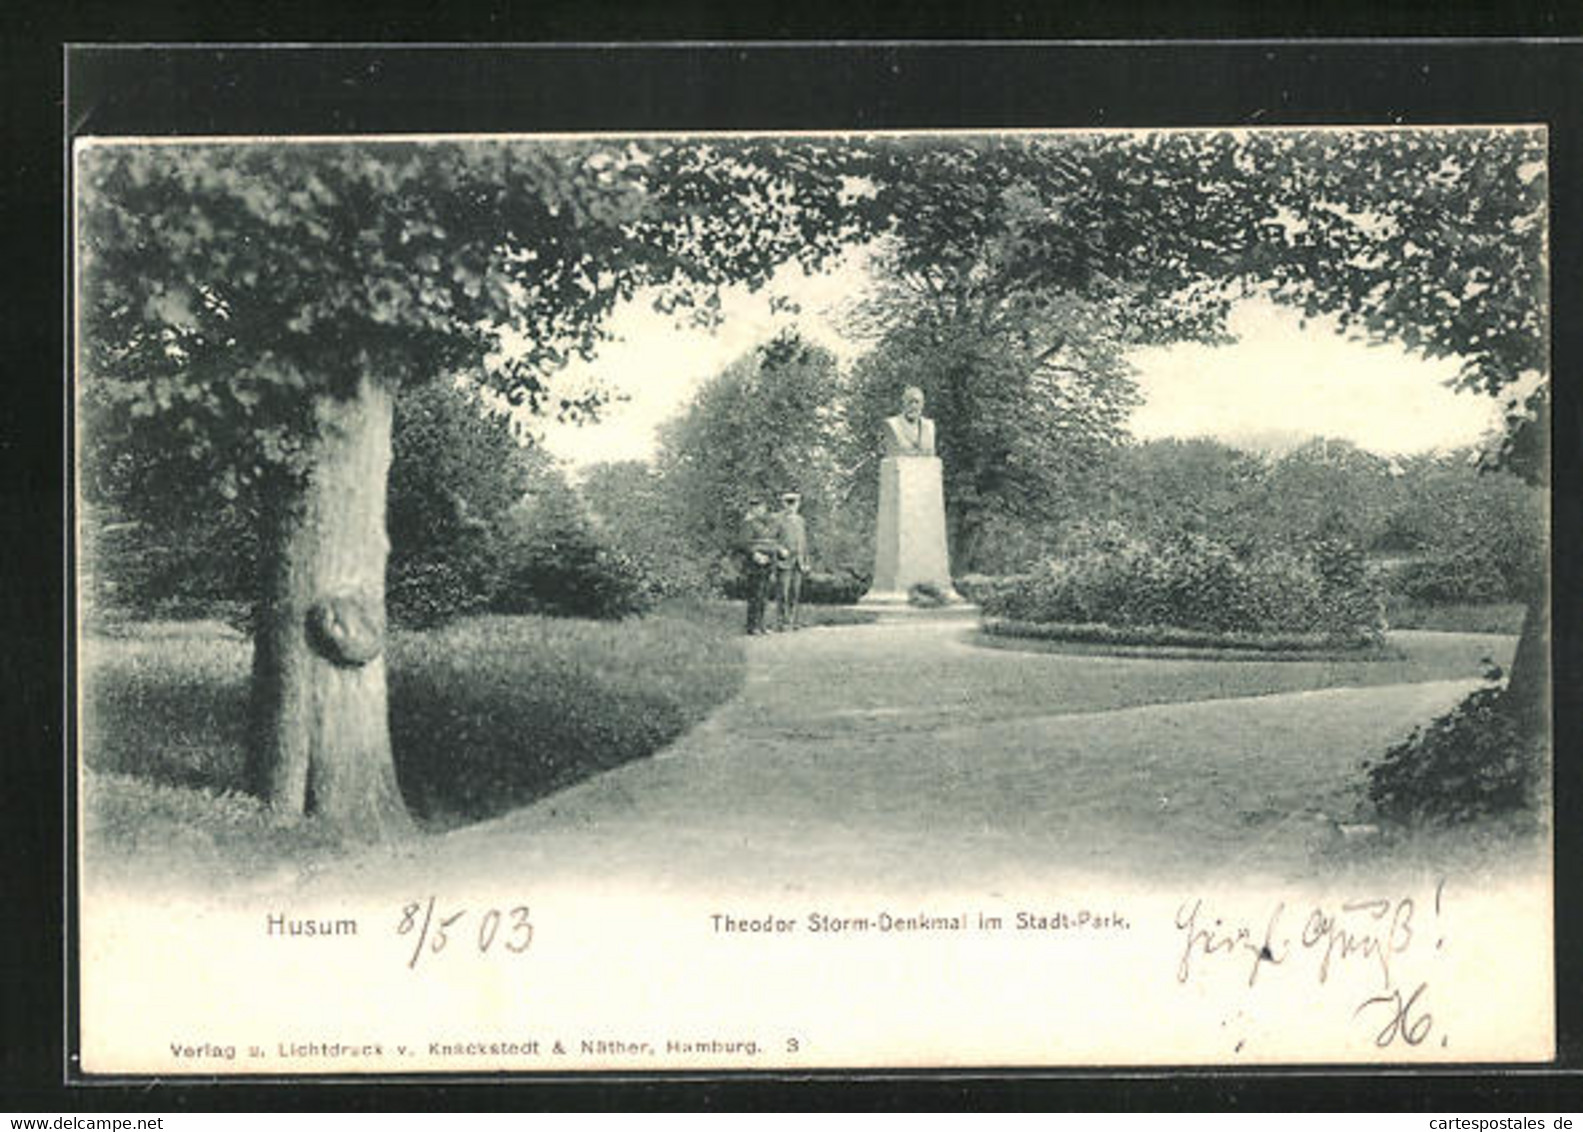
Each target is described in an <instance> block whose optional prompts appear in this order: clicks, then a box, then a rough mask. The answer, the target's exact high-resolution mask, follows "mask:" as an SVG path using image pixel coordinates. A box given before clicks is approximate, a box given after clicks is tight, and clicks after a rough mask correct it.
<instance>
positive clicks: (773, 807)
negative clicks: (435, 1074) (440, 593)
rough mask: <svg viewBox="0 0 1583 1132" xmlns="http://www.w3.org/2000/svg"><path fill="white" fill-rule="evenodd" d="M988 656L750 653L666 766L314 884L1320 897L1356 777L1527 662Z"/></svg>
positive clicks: (918, 650) (867, 646)
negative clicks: (1018, 889)
mask: <svg viewBox="0 0 1583 1132" xmlns="http://www.w3.org/2000/svg"><path fill="white" fill-rule="evenodd" d="M973 637H974V632H973V630H972V628H971V627H970V626H964V625H963V624H962V622H960V621H957V622H954V623H949V622H947V623H940V622H935V623H931V622H898V623H885V624H880V625H871V626H860V627H851V628H840V629H834V628H832V629H819V630H811V631H807V632H803V633H799V634H795V635H786V636H776V637H770V638H764V639H759V640H754V641H751V642H749V657H748V660H749V676H748V682H747V687H746V690H745V692H744V693H743V695H742V696H741V697H739V698H738V699H737V700H735V701H733V702H732V703H731V704H729V705H727V706H726V707H725V708H724V709H722V710H721V711H720V712H718V713H717V714H716V715H715V716H713V717H712V718H711V719H710V720H708V721H707V722H706V723H705V724H703V725H702V726H700V727H698V728H696V729H695V730H694V731H692V732H691V733H689V734H688V735H687V736H685V737H684V738H683V739H682V740H681V741H679V742H678V743H677V744H675V745H674V746H673V747H671V748H669V749H668V750H666V751H664V752H662V753H661V754H660V755H659V756H657V757H656V758H654V759H651V760H646V761H643V762H639V763H633V764H631V765H628V766H625V767H622V768H620V769H618V770H615V771H611V772H609V773H606V774H603V775H600V776H598V777H596V778H594V779H592V780H590V781H588V782H585V783H583V784H581V785H579V786H577V787H574V788H573V789H570V790H567V791H565V792H562V793H560V794H557V795H555V796H553V797H551V798H547V799H545V800H543V801H541V802H539V803H538V804H536V805H533V806H530V807H527V808H525V809H522V810H519V811H516V812H513V813H511V814H509V815H507V816H505V817H503V818H500V819H498V820H495V821H492V822H487V823H483V824H480V825H476V826H471V827H469V828H466V829H463V830H458V831H456V832H454V833H451V834H448V835H446V836H444V837H439V838H435V839H432V840H427V841H425V842H424V843H423V844H422V845H421V846H418V847H412V846H408V847H404V848H401V849H398V850H395V851H394V857H395V859H391V856H390V855H389V854H385V853H382V854H374V855H371V856H369V857H364V858H358V859H354V860H352V861H348V862H344V863H343V864H342V865H341V866H340V867H337V868H335V869H333V870H332V873H333V875H332V876H325V877H323V878H321V879H322V880H323V881H324V882H326V883H335V884H340V883H351V884H356V885H359V886H364V885H369V884H380V883H381V882H386V881H388V882H389V883H391V884H392V885H393V886H395V887H403V886H405V887H406V888H407V889H409V890H410V889H411V886H412V885H414V884H441V883H445V884H452V885H454V884H457V883H464V882H466V881H467V880H468V879H469V878H477V877H479V876H483V875H489V876H496V877H498V876H501V875H519V876H520V875H526V876H532V877H535V878H538V879H539V880H550V879H554V880H557V881H566V882H568V883H580V882H584V881H586V883H588V884H592V885H599V884H606V883H615V882H616V880H618V879H619V881H620V882H621V883H626V882H632V883H634V884H637V885H641V886H642V887H643V889H644V890H645V891H649V892H655V891H666V890H689V889H695V888H703V887H710V886H715V885H719V884H722V883H724V884H729V885H730V886H731V887H743V888H748V889H752V890H756V891H764V892H775V891H780V892H797V891H801V890H809V889H812V888H815V887H817V886H820V885H827V884H830V883H832V882H839V883H843V884H848V885H850V884H854V883H858V884H865V885H866V884H872V885H874V886H876V887H879V886H883V887H884V888H886V889H887V890H888V891H903V890H913V889H916V890H919V891H923V890H927V889H928V888H930V887H931V886H935V885H938V884H941V883H964V884H974V885H984V884H990V885H994V884H999V883H1006V884H1014V883H1016V882H1017V881H1018V880H1019V879H1024V878H1026V877H1028V876H1034V875H1037V876H1042V877H1049V876H1052V875H1066V874H1071V875H1085V876H1096V875H1100V876H1102V875H1106V874H1117V875H1122V874H1125V875H1131V876H1136V875H1139V874H1140V873H1142V874H1143V875H1148V876H1151V877H1155V878H1159V879H1162V880H1163V879H1167V878H1170V877H1172V876H1176V875H1182V876H1202V875H1204V874H1205V873H1206V872H1207V873H1218V872H1224V873H1226V874H1230V875H1235V876H1238V877H1247V878H1250V879H1251V878H1253V877H1269V878H1272V879H1273V878H1299V877H1306V876H1309V875H1311V874H1312V873H1313V872H1314V870H1315V868H1316V864H1317V865H1319V866H1320V867H1328V864H1329V863H1333V862H1331V860H1330V858H1331V857H1333V856H1334V851H1335V849H1336V847H1337V846H1338V845H1342V844H1343V843H1344V842H1345V841H1346V840H1347V836H1348V835H1347V834H1345V833H1344V832H1343V830H1342V829H1341V826H1342V825H1343V824H1345V823H1346V822H1347V820H1348V815H1349V813H1350V811H1351V808H1352V806H1353V805H1354V804H1355V802H1356V799H1357V795H1356V790H1357V789H1358V786H1359V784H1360V783H1361V781H1362V778H1363V775H1362V771H1361V769H1360V763H1361V761H1362V760H1363V759H1365V758H1368V757H1373V756H1377V755H1378V754H1379V753H1381V752H1383V751H1384V750H1385V748H1386V747H1387V746H1388V745H1389V744H1391V743H1393V742H1396V741H1398V740H1399V739H1401V738H1402V737H1404V736H1405V735H1407V734H1408V733H1409V732H1410V731H1411V730H1412V728H1413V727H1414V726H1417V725H1420V724H1422V723H1425V722H1427V721H1428V720H1430V719H1431V718H1433V717H1434V716H1436V715H1438V714H1440V713H1442V712H1444V711H1446V710H1448V709H1449V708H1450V707H1451V706H1452V705H1454V704H1455V703H1456V702H1457V701H1458V700H1459V699H1461V698H1462V697H1463V696H1465V695H1466V694H1467V693H1468V692H1469V691H1471V690H1472V689H1473V688H1475V687H1477V686H1478V685H1479V682H1480V681H1479V670H1480V664H1481V661H1482V658H1483V657H1484V656H1486V655H1488V656H1491V657H1492V658H1493V659H1495V660H1496V661H1500V662H1504V661H1506V660H1509V657H1510V651H1511V648H1512V647H1513V642H1512V640H1511V639H1510V638H1503V637H1479V636H1474V635H1467V634H1437V633H1403V634H1398V635H1397V636H1396V638H1394V640H1395V643H1397V644H1398V645H1399V646H1400V647H1401V648H1402V651H1403V652H1404V653H1405V654H1406V659H1404V660H1402V661H1394V662H1393V661H1386V662H1372V663H1358V662H1345V663H1334V662H1331V663H1326V662H1317V661H1315V662H1265V661H1260V662H1240V661H1237V662H1233V661H1206V660H1153V659H1143V658H1135V657H1133V658H1125V659H1123V658H1108V657H1095V656H1084V655H1060V654H1047V653H1041V654H1033V653H1021V652H1008V651H1003V650H997V649H987V648H983V647H979V646H977V645H975V644H974V643H973ZM1425 657H1428V658H1430V660H1429V662H1426V661H1425V659H1424V658H1425ZM1448 675H1450V676H1454V677H1455V678H1452V679H1447V678H1445V677H1446V676H1448ZM1357 685H1372V686H1357Z"/></svg>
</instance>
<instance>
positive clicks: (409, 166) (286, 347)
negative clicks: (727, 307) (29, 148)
mask: <svg viewBox="0 0 1583 1132" xmlns="http://www.w3.org/2000/svg"><path fill="white" fill-rule="evenodd" d="M837 152H838V151H837V150H836V149H834V148H833V147H830V146H828V145H824V144H822V143H797V144H795V145H787V144H785V143H781V142H776V141H773V140H769V139H765V140H756V141H744V142H741V143H734V142H729V141H723V142H716V143H708V144H698V143H695V142H691V141H687V140H682V141H676V142H672V141H665V140H659V139H656V140H654V141H643V142H640V141H636V140H631V139H622V140H616V141H593V140H580V141H558V142H546V141H543V140H535V141H501V140H461V141H434V142H423V143H410V142H371V141H348V142H341V141H335V142H321V143H315V144H309V145H256V144H247V143H229V142H225V143H193V144H186V145H174V146H171V145H160V146H153V145H120V144H114V145H111V144H96V145H91V146H85V147H81V148H79V150H78V153H77V168H78V176H79V180H80V185H81V199H82V208H81V211H80V220H81V233H82V238H81V252H82V273H83V282H84V290H83V329H84V335H83V342H84V346H85V355H84V359H83V367H84V371H85V376H86V377H87V378H88V379H89V380H88V381H87V382H85V385H84V389H85V409H87V410H88V411H90V412H94V413H95V414H96V415H97V417H98V418H99V421H100V423H101V424H102V425H103V427H104V430H105V431H104V433H103V435H104V437H105V438H106V439H109V438H110V434H111V433H115V432H128V433H130V432H139V433H142V434H143V436H142V437H141V439H142V440H143V441H145V442H146V443H143V444H140V445H138V446H139V447H144V448H152V449H158V450H159V451H161V452H162V453H168V454H169V455H170V456H171V458H172V459H180V460H185V461H186V463H187V466H188V467H189V469H190V470H191V472H192V473H193V474H192V476H191V477H190V478H193V479H194V485H195V486H198V485H200V484H201V485H203V486H207V487H210V488H213V489H214V490H216V491H217V492H218V493H219V494H220V495H221V496H222V497H225V498H234V497H236V496H237V495H238V494H239V493H241V492H245V491H246V490H248V489H249V488H250V487H253V486H256V485H258V484H260V483H261V482H263V481H265V480H267V479H268V478H269V477H270V476H271V475H272V474H273V473H274V472H276V471H280V470H285V471H288V472H295V473H300V472H301V471H302V470H303V466H302V459H303V452H304V449H303V442H304V440H305V439H306V438H307V437H310V436H311V435H312V433H313V423H314V422H313V398H314V397H315V396H318V395H323V394H329V395H332V396H342V395H346V394H347V393H349V392H350V391H351V390H352V389H353V388H354V387H355V384H356V382H357V381H358V380H359V379H360V378H362V377H363V376H364V375H368V374H372V375H373V376H375V377H376V378H377V379H378V380H381V381H384V382H387V383H389V384H392V385H402V384H411V383H419V382H424V381H429V380H433V379H435V378H437V377H438V376H439V375H441V374H447V373H456V372H462V371H466V372H474V373H477V374H478V375H479V376H480V377H481V378H482V379H483V380H484V381H485V382H486V383H487V384H489V385H490V386H491V387H492V388H494V389H496V390H497V391H498V392H500V393H501V394H503V395H505V396H506V397H508V398H509V399H510V400H511V402H512V403H513V404H521V405H529V406H531V407H533V408H534V409H539V408H543V407H547V406H556V405H558V407H559V408H560V409H561V410H563V411H573V412H575V411H578V410H579V409H582V408H586V407H587V405H586V404H585V403H584V402H581V401H579V400H576V399H571V400H568V399H564V398H562V399H560V400H558V401H557V400H556V399H555V398H552V396H551V393H550V389H549V384H548V379H549V377H550V376H551V375H552V374H553V373H554V372H555V371H556V370H557V369H558V368H559V367H560V366H561V365H563V364H564V363H565V362H566V361H567V360H568V359H570V358H573V357H579V356H580V357H588V356H590V355H591V354H592V352H593V350H594V349H595V347H596V346H597V344H598V342H599V341H600V340H601V336H602V334H603V331H602V329H601V328H602V325H603V320H604V318H605V316H606V315H608V314H609V312H610V310H611V309H612V308H613V307H614V306H615V304H616V303H618V302H619V301H621V300H623V299H627V298H631V297H632V296H633V295H634V294H635V293H636V291H637V289H638V288H639V287H641V286H645V285H651V286H655V287H657V288H659V289H660V290H659V293H660V296H661V301H662V302H663V303H665V304H666V305H668V306H669V307H671V308H672V309H676V308H681V307H689V308H692V309H694V310H696V311H697V312H698V317H699V319H700V320H703V321H707V320H709V319H710V318H712V317H714V316H715V313H716V311H717V308H716V306H715V304H713V303H712V302H711V296H712V295H713V294H714V292H715V291H716V290H717V289H718V287H719V286H721V285H723V284H725V283H728V282H735V281H741V282H746V283H748V284H750V285H757V284H759V283H762V282H763V281H764V280H765V279H767V278H768V276H769V275H770V273H771V272H772V271H773V270H774V269H775V267H776V266H778V265H779V264H780V263H782V262H785V261H786V260H788V259H793V258H796V259H798V260H800V261H801V262H803V263H804V265H805V266H808V267H810V268H811V267H814V266H816V265H817V264H819V263H820V262H822V261H823V259H825V258H827V257H829V256H831V255H833V254H834V253H836V252H837V251H838V250H839V249H840V247H841V243H842V240H843V237H846V236H848V235H850V234H852V232H853V229H854V226H855V225H856V224H857V223H858V221H859V220H860V219H861V218H860V217H857V216H855V215H854V216H851V217H848V216H846V215H845V214H844V213H842V212H841V211H840V210H839V208H838V201H839V199H840V197H841V193H842V182H841V180H840V178H839V174H838V171H837V170H836V169H835V167H834V165H833V163H834V162H835V160H836V156H837ZM503 328H511V329H513V330H515V331H516V332H517V333H518V334H519V336H520V337H521V339H522V340H524V341H526V342H528V343H530V344H531V345H530V346H528V347H527V348H526V349H525V350H524V351H522V352H520V353H518V354H516V355H514V356H513V357H511V358H507V359H500V358H498V356H496V354H495V352H496V351H497V350H498V348H499V346H500V336H499V332H500V330H501V329H503ZM100 410H102V412H101V411H100Z"/></svg>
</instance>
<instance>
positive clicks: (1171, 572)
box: [980, 524, 1383, 644]
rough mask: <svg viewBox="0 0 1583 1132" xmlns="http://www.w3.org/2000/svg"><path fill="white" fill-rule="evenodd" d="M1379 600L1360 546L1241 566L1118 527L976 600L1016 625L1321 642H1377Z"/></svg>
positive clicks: (1270, 557) (1225, 555) (1191, 544)
mask: <svg viewBox="0 0 1583 1132" xmlns="http://www.w3.org/2000/svg"><path fill="white" fill-rule="evenodd" d="M1381 601H1382V599H1381V595H1380V594H1379V593H1378V591H1377V590H1376V588H1375V587H1374V585H1373V584H1372V583H1371V581H1370V579H1369V578H1368V577H1367V576H1366V573H1365V571H1364V567H1363V559H1362V555H1361V553H1360V552H1358V551H1357V550H1356V549H1355V548H1349V547H1346V546H1344V545H1342V544H1336V543H1330V542H1321V543H1318V544H1315V545H1314V546H1312V547H1310V548H1309V550H1308V553H1307V554H1305V555H1304V556H1301V557H1299V556H1297V555H1294V554H1291V553H1288V552H1284V551H1271V552H1266V553H1264V554H1262V555H1259V556H1256V557H1248V558H1243V557H1239V556H1238V555H1236V554H1234V553H1233V552H1232V551H1231V550H1230V549H1229V548H1227V547H1226V546H1224V545H1223V544H1220V543H1217V542H1215V541H1213V540H1211V539H1209V538H1207V537H1205V536H1202V535H1181V536H1177V537H1174V538H1171V539H1167V540H1161V541H1158V542H1156V541H1150V540H1147V539H1143V538H1138V537H1136V536H1133V535H1131V534H1130V533H1128V532H1127V531H1126V530H1125V529H1124V528H1121V527H1119V526H1116V525H1114V524H1109V525H1102V526H1092V527H1085V528H1079V529H1078V530H1076V531H1074V532H1073V534H1072V536H1071V537H1070V538H1069V540H1068V541H1067V543H1066V545H1065V547H1064V549H1063V553H1062V554H1061V556H1059V557H1057V558H1053V559H1051V560H1050V561H1049V562H1048V563H1046V564H1045V566H1044V567H1043V568H1042V569H1040V570H1038V571H1035V572H1034V573H1033V574H1032V575H1030V576H1029V577H1028V578H1026V580H1023V581H1021V582H1018V583H1015V584H1012V585H1007V586H1003V587H999V588H997V589H994V590H991V591H990V592H988V593H987V594H985V595H984V596H983V597H982V598H981V599H980V604H981V606H982V608H983V611H984V613H985V615H987V616H992V617H1004V618H1009V619H1012V620H1016V621H1030V622H1043V623H1067V624H1104V625H1110V626H1132V627H1141V626H1160V627H1171V628H1176V629H1189V630H1204V631H1208V632H1213V633H1236V632H1240V633H1306V634H1320V635H1323V636H1324V637H1325V638H1326V639H1328V640H1329V641H1331V642H1332V643H1338V644H1365V643H1378V642H1379V641H1380V640H1381V639H1382V632H1383V619H1382V616H1381V608H1382V605H1381Z"/></svg>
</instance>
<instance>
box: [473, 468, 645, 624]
mask: <svg viewBox="0 0 1583 1132" xmlns="http://www.w3.org/2000/svg"><path fill="white" fill-rule="evenodd" d="M507 538H508V543H507V546H506V549H505V550H504V552H503V554H502V557H503V559H504V565H503V570H502V579H501V585H500V588H499V589H498V590H497V592H496V594H495V598H494V601H493V603H492V604H493V607H494V608H495V610H496V611H497V612H501V613H537V614H543V615H545V616H550V617H588V618H593V619H595V620H601V621H613V620H619V619H621V618H623V617H634V616H637V615H639V614H642V613H646V612H648V611H649V610H650V609H652V608H653V607H654V603H655V601H656V600H657V599H658V596H659V595H658V592H657V590H658V587H657V586H656V585H655V584H654V582H653V581H652V579H651V578H650V577H649V575H648V573H647V572H646V571H645V570H644V569H643V567H642V566H641V565H640V564H639V563H638V561H637V560H636V559H634V558H633V557H632V556H631V555H629V554H625V553H622V552H621V551H619V550H615V549H612V548H611V547H609V546H608V545H606V544H605V542H604V540H603V539H602V538H601V537H600V535H599V534H598V532H597V531H596V530H595V528H594V526H593V524H592V523H590V522H589V521H588V519H587V517H586V515H584V514H583V513H582V511H581V509H580V507H579V506H578V505H577V502H576V500H575V497H572V496H570V495H569V494H568V495H562V494H560V493H551V494H549V495H548V497H547V498H546V499H544V500H541V501H539V502H538V503H537V504H536V505H535V506H532V507H530V508H528V509H526V510H524V511H521V512H518V513H516V514H514V515H513V516H512V517H511V520H510V522H509V523H508V534H507Z"/></svg>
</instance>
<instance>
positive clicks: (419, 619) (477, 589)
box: [385, 532, 500, 629]
mask: <svg viewBox="0 0 1583 1132" xmlns="http://www.w3.org/2000/svg"><path fill="white" fill-rule="evenodd" d="M457 549H458V551H459V552H460V553H458V554H456V555H445V556H439V555H433V556H424V557H408V558H403V559H397V558H394V557H393V558H392V559H391V561H390V568H389V570H388V572H387V577H386V581H385V601H386V607H387V609H388V610H389V612H390V616H391V619H392V620H394V621H395V622H396V623H397V624H400V625H407V626H411V627H413V628H418V629H427V628H432V627H433V626H436V625H439V624H442V623H443V622H446V621H449V620H451V619H452V618H455V617H460V616H462V615H463V614H467V613H476V612H478V611H480V610H482V609H484V608H486V607H487V606H488V604H489V602H490V600H491V598H492V597H493V596H494V594H495V593H496V592H497V591H498V590H499V588H500V564H499V561H498V558H497V555H496V553H495V551H494V547H493V545H492V540H491V539H490V538H489V536H488V534H487V532H483V533H479V534H477V535H475V536H474V537H473V538H472V539H470V540H468V541H467V543H466V544H464V545H462V546H459V547H458V548H457Z"/></svg>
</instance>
